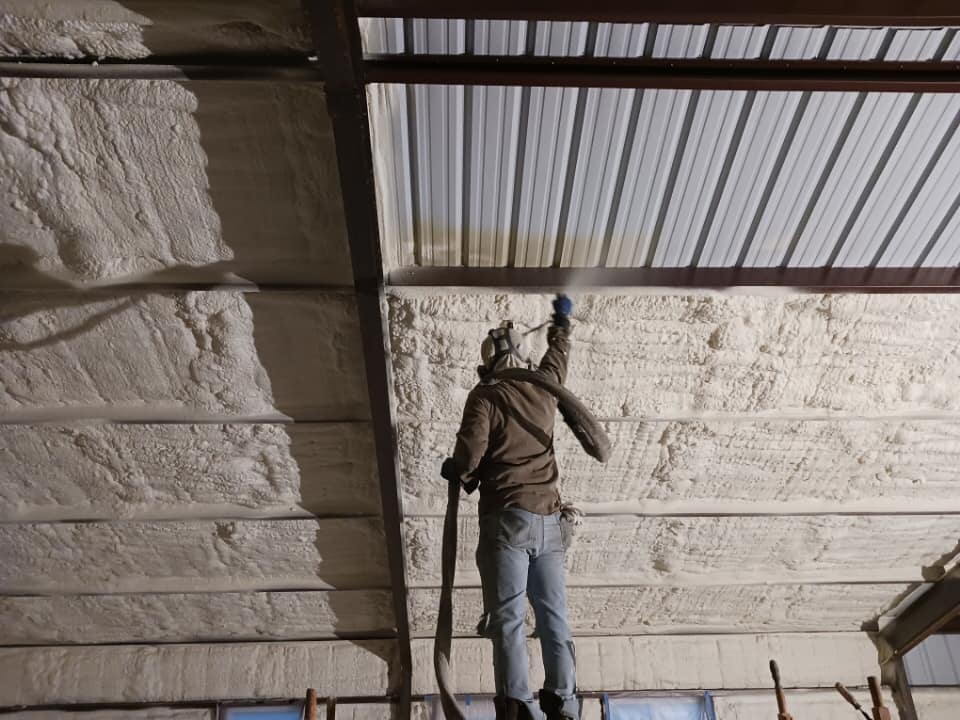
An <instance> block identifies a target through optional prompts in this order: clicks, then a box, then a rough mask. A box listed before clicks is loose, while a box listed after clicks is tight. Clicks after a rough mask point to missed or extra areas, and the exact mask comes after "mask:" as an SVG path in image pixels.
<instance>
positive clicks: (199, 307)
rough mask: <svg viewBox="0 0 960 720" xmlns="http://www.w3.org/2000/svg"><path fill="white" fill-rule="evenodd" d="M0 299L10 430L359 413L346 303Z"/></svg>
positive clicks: (360, 393) (357, 363)
mask: <svg viewBox="0 0 960 720" xmlns="http://www.w3.org/2000/svg"><path fill="white" fill-rule="evenodd" d="M0 302H2V306H3V315H2V317H0V418H2V419H6V420H8V421H9V420H11V419H25V420H30V419H32V418H38V417H39V418H41V419H44V420H50V419H56V418H57V417H65V416H67V417H69V416H70V415H71V414H73V415H74V416H80V417H88V418H89V417H106V418H115V419H127V420H131V419H132V420H140V421H149V420H151V419H162V420H169V419H176V420H182V419H195V418H197V417H198V416H199V417H200V418H202V417H204V416H208V417H209V416H214V417H223V416H235V415H245V416H251V415H252V416H268V417H276V416H278V415H280V416H292V417H296V418H298V419H305V420H324V419H330V420H347V419H364V418H366V417H367V416H368V406H367V393H366V388H365V386H364V384H363V356H362V353H361V349H360V337H359V328H358V323H357V314H356V304H355V301H354V299H353V298H352V297H351V296H349V295H342V294H307V293H247V294H243V293H237V292H226V291H213V292H182V293H153V294H133V295H130V294H127V295H123V294H106V293H102V294H101V293H88V294H78V293H70V292H64V293H48V294H42V293H30V294H12V295H9V296H6V297H3V298H0Z"/></svg>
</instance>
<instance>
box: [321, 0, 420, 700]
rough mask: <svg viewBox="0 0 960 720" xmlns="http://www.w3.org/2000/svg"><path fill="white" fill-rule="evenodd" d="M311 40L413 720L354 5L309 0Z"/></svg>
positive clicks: (399, 511)
mask: <svg viewBox="0 0 960 720" xmlns="http://www.w3.org/2000/svg"><path fill="white" fill-rule="evenodd" d="M305 9H306V10H307V12H308V15H309V17H310V20H311V23H312V30H313V40H314V43H315V45H316V47H317V50H318V53H320V57H321V61H322V64H323V67H324V68H325V71H326V72H325V75H326V78H327V80H326V83H325V86H324V88H325V91H326V97H327V107H328V111H329V113H330V119H331V122H332V125H333V132H334V142H335V145H336V150H337V165H338V169H339V174H340V187H341V192H342V195H343V205H344V215H345V219H346V226H347V239H348V242H349V246H350V258H351V263H352V265H353V277H354V284H355V287H356V293H357V295H356V300H357V314H358V316H359V322H360V334H361V341H362V347H363V357H364V365H365V372H366V379H367V388H368V393H369V398H370V413H371V418H372V425H373V436H374V444H375V449H376V459H377V470H378V477H379V481H380V501H381V505H382V510H383V524H384V533H385V535H386V538H385V539H386V546H387V559H388V561H389V566H390V579H391V585H392V589H393V611H394V616H395V619H396V624H397V643H398V646H399V648H398V650H399V661H400V673H399V675H400V682H401V687H400V690H399V692H400V717H401V718H409V717H410V682H411V672H412V662H411V646H410V624H409V620H408V610H407V578H406V565H405V557H406V553H405V552H404V535H403V507H402V499H401V495H400V484H399V482H398V477H399V470H398V455H397V447H396V444H395V443H394V423H393V414H392V409H391V404H390V392H391V385H392V381H391V375H390V360H389V350H388V348H387V343H388V338H389V332H388V330H387V318H386V317H385V315H384V312H383V308H384V307H385V299H384V277H383V259H382V255H381V246H380V230H379V222H378V212H377V199H376V194H375V189H374V175H373V173H374V166H373V152H372V148H371V144H370V128H369V120H368V117H369V113H368V108H367V95H366V92H365V89H364V86H363V75H362V73H363V62H362V51H361V40H360V30H359V25H358V22H357V17H356V13H355V11H354V7H353V3H352V2H351V1H350V0H332V1H331V2H326V1H325V0H311V1H309V2H305Z"/></svg>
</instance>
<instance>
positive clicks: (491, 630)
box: [441, 295, 580, 720]
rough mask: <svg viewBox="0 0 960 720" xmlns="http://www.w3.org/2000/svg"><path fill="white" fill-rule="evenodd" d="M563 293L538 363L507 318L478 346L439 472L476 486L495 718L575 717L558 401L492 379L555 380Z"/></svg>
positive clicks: (563, 325) (564, 351)
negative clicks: (532, 646) (537, 675)
mask: <svg viewBox="0 0 960 720" xmlns="http://www.w3.org/2000/svg"><path fill="white" fill-rule="evenodd" d="M571 310H572V303H571V301H570V299H569V298H567V297H566V296H563V295H558V296H557V297H556V299H555V300H554V301H553V311H554V312H553V315H552V320H551V324H550V327H549V328H548V330H547V342H548V345H549V347H548V349H547V351H546V353H545V354H544V356H543V358H542V360H541V361H540V365H539V367H537V366H536V365H534V364H533V363H532V362H531V361H530V359H529V358H528V357H527V354H526V352H525V348H524V342H523V335H521V334H520V333H519V332H518V331H516V330H514V329H513V327H512V324H510V323H505V324H504V325H502V326H501V327H499V328H495V329H493V330H491V331H490V332H489V334H488V336H487V337H486V338H485V339H484V341H483V344H482V346H481V351H480V352H481V357H482V359H483V365H481V366H480V367H479V368H478V373H479V375H480V382H479V384H477V386H476V387H474V388H473V390H472V391H471V392H470V394H469V395H468V396H467V402H466V405H465V407H464V410H463V421H462V423H461V425H460V431H459V432H458V433H457V441H456V448H455V450H454V453H453V457H452V458H447V459H446V460H445V461H444V463H443V467H442V469H441V475H442V476H443V477H444V478H445V479H447V480H448V481H450V482H458V483H461V484H462V485H463V486H464V488H465V489H466V490H467V492H472V491H473V490H474V489H476V487H477V486H479V488H480V509H479V512H480V539H479V544H478V547H477V555H476V559H477V568H478V569H479V571H480V581H481V585H482V587H483V607H484V617H483V619H482V620H481V622H480V625H479V626H478V630H479V631H480V632H481V634H483V635H486V636H487V637H489V638H490V639H491V640H492V641H493V667H494V678H495V684H496V692H497V695H496V698H495V699H494V703H495V705H496V711H497V720H542V719H543V718H546V719H547V720H578V719H579V716H580V715H579V708H578V704H577V699H576V696H575V691H576V668H575V651H574V645H573V639H572V637H571V635H570V628H569V626H568V624H567V608H566V592H565V579H564V556H565V545H566V543H565V540H567V539H568V537H569V533H570V531H571V528H569V527H568V523H566V522H565V521H564V517H563V513H561V502H560V493H559V490H558V487H557V486H558V480H559V471H558V469H557V462H556V458H555V457H554V451H553V425H554V415H555V414H556V410H557V400H556V398H555V397H554V396H553V395H552V394H551V393H549V392H547V391H546V390H543V389H541V388H539V387H536V386H534V385H533V384H531V383H528V382H524V381H522V380H501V379H497V378H496V377H494V376H493V374H494V373H496V372H497V371H501V370H504V369H508V368H527V369H530V370H535V371H536V372H539V373H544V374H545V375H546V376H547V377H548V378H549V379H550V380H552V381H553V382H555V383H559V384H561V385H562V384H563V383H564V381H565V380H566V375H567V363H568V361H569V354H570V339H569V335H570V312H571ZM527 597H529V598H530V604H531V605H532V606H533V611H534V617H535V618H536V633H537V636H538V637H539V638H540V649H541V652H542V656H543V667H544V671H545V682H544V688H543V689H542V690H541V691H540V702H539V707H538V706H537V704H536V703H535V702H534V699H533V694H532V693H531V691H530V688H529V680H528V677H527V668H528V659H527V646H526V632H525V629H524V618H525V616H526V598H527Z"/></svg>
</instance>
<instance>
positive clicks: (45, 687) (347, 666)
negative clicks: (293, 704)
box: [0, 640, 399, 705]
mask: <svg viewBox="0 0 960 720" xmlns="http://www.w3.org/2000/svg"><path fill="white" fill-rule="evenodd" d="M396 655H397V645H396V641H393V640H369V641H362V642H361V641H357V642H347V641H324V642H299V643H227V644H210V645H175V644H170V645H155V646H145V645H140V646H137V645H121V646H103V645H101V646H75V647H33V648H0V705H39V704H56V703H109V702H157V703H163V702H182V701H190V700H236V699H241V698H242V699H258V698H264V699H273V698H301V697H303V694H304V691H305V688H308V687H315V688H323V693H325V694H328V695H333V696H340V697H350V696H358V695H360V696H365V695H376V696H383V695H387V694H390V693H392V692H394V691H396V690H397V689H398V686H399V677H398V672H399V667H398V662H397V658H396Z"/></svg>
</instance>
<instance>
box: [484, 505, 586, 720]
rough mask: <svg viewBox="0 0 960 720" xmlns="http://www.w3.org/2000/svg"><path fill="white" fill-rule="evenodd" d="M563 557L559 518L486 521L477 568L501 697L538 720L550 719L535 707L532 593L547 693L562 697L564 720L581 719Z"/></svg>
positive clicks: (505, 514) (510, 514)
mask: <svg viewBox="0 0 960 720" xmlns="http://www.w3.org/2000/svg"><path fill="white" fill-rule="evenodd" d="M563 558H564V545H563V534H562V529H561V525H560V513H555V514H553V515H537V514H535V513H531V512H527V511H526V510H520V509H518V508H508V509H506V510H499V511H496V512H491V513H487V514H485V515H482V516H481V517H480V544H479V546H478V547H477V567H478V568H479V570H480V580H481V583H482V585H483V606H484V613H485V620H486V629H485V633H484V634H485V635H486V636H487V637H489V638H490V639H491V640H492V641H493V669H494V676H495V679H496V688H497V695H498V696H499V697H504V698H514V699H516V700H520V701H521V702H523V703H525V704H526V705H527V707H528V708H529V709H530V715H531V717H533V718H543V717H544V715H543V713H542V712H541V710H540V708H539V707H537V705H536V704H535V703H534V700H533V694H532V693H531V692H530V687H529V680H528V677H527V671H528V667H529V663H528V657H527V644H526V632H525V630H524V622H523V621H524V616H525V615H526V609H527V608H526V598H527V597H528V596H529V598H530V604H531V605H532V606H533V612H534V616H535V617H536V628H537V635H538V637H539V638H540V649H541V652H542V655H543V667H544V670H545V674H546V678H545V682H544V690H546V691H548V692H551V693H553V694H554V695H555V696H557V698H559V700H560V702H561V703H562V709H561V714H562V716H563V717H568V718H571V719H572V720H578V718H579V717H580V714H579V709H578V707H577V700H576V697H575V694H574V693H575V690H576V661H575V654H574V646H573V638H572V637H571V636H570V628H569V626H568V625H567V602H566V592H565V588H564V567H563Z"/></svg>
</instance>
